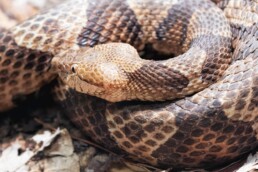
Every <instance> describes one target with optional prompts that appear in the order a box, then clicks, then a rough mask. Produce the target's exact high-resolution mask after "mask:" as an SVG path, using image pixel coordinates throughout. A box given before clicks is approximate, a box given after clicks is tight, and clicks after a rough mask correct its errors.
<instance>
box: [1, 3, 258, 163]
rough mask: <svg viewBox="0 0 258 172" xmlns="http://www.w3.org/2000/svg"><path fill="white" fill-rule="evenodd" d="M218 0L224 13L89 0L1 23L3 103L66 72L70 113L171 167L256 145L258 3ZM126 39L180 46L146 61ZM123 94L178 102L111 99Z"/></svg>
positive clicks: (107, 141)
mask: <svg viewBox="0 0 258 172" xmlns="http://www.w3.org/2000/svg"><path fill="white" fill-rule="evenodd" d="M214 2H215V3H217V5H218V6H219V7H220V8H221V9H223V11H224V14H223V12H222V11H221V10H220V9H219V8H217V7H216V5H215V3H213V2H211V1H208V0H195V1H192V0H164V1H162V0H152V1H151V0H142V1H137V0H112V1H107V0H98V1H93V2H90V1H87V0H85V1H84V0H77V1H70V2H67V3H64V4H62V5H60V6H58V7H56V8H54V9H51V10H49V11H47V12H45V13H42V14H39V15H37V16H35V17H33V18H31V19H30V20H27V21H25V22H24V23H22V24H20V25H18V26H16V27H14V28H13V29H11V30H9V31H5V30H1V33H0V97H1V98H0V110H1V111H4V110H7V109H10V108H11V107H13V106H15V103H14V102H15V99H16V98H17V97H19V95H25V94H29V93H31V92H33V91H35V90H37V89H39V88H40V87H41V86H42V85H44V84H46V83H48V82H50V81H51V80H53V79H54V78H56V77H57V75H58V76H59V86H57V87H55V92H56V95H57V97H58V100H59V101H60V104H61V105H62V106H63V107H64V109H65V110H66V113H67V115H68V116H69V117H70V119H71V120H72V121H73V122H74V123H75V124H77V125H78V126H79V127H80V128H81V129H82V130H83V131H85V133H86V135H88V136H90V137H91V138H92V139H93V140H94V141H95V142H97V143H99V144H101V145H103V146H105V147H107V148H108V149H111V150H113V151H115V152H120V153H122V154H127V155H129V156H130V157H132V158H133V159H135V160H138V161H141V162H146V163H149V164H152V165H154V166H159V167H162V168H165V167H171V166H176V167H178V168H180V167H207V166H212V165H216V164H221V163H224V162H228V161H229V160H232V159H235V158H237V157H239V156H240V155H242V154H245V153H248V152H250V151H251V150H253V149H254V148H255V147H256V146H257V144H258V141H257V139H258V134H257V133H258V125H257V119H258V118H257V113H258V49H257V47H258V40H257V39H258V24H257V21H258V1H257V0H216V1H215V0H214ZM224 15H225V16H226V17H225V16H224ZM226 18H227V19H226ZM227 21H229V24H230V26H229V24H228V22H227ZM230 28H231V29H230ZM231 33H232V37H233V38H232V37H231ZM231 41H232V47H233V49H234V52H233V55H231V53H230V52H231ZM110 42H122V43H110ZM103 43H108V44H103ZM124 43H129V44H131V45H133V46H134V47H135V48H136V49H137V50H138V51H142V50H143V49H144V47H148V46H152V48H153V49H155V50H158V51H160V52H162V53H165V54H171V53H173V54H175V55H178V56H177V57H175V58H171V59H167V60H157V61H154V60H147V59H145V60H144V59H140V58H139V57H138V53H137V52H136V51H135V49H134V48H132V47H131V46H129V45H127V44H124ZM99 44H103V45H99ZM91 47H93V48H91ZM180 54H181V55H180ZM53 57H54V58H53ZM60 79H61V80H60ZM214 82H215V83H214ZM64 83H65V84H64ZM80 92H83V93H80ZM84 92H86V93H87V94H90V95H93V96H90V95H86V94H84ZM195 92H198V93H195ZM193 93H195V94H194V95H192V94H193ZM94 96H97V97H100V98H104V99H106V100H109V101H105V100H103V99H100V98H97V97H94ZM177 98H182V99H180V100H177ZM121 100H148V101H149V100H151V101H152V100H153V101H154V100H158V101H161V100H162V101H164V100H167V101H164V102H142V101H130V102H127V101H122V102H119V103H111V102H116V101H121Z"/></svg>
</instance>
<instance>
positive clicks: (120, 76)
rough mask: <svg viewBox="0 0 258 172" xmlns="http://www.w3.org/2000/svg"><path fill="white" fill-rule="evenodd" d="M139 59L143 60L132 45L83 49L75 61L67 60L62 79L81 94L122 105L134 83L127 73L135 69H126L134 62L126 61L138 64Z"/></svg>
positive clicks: (64, 63)
mask: <svg viewBox="0 0 258 172" xmlns="http://www.w3.org/2000/svg"><path fill="white" fill-rule="evenodd" d="M135 58H139V56H138V53H137V51H136V50H135V49H134V48H133V47H132V46H130V45H129V44H125V43H108V44H101V45H97V46H95V47H93V48H88V49H81V50H80V51H79V52H78V53H77V54H76V56H74V57H73V58H72V60H71V58H66V57H63V58H62V59H63V60H60V61H62V66H65V67H61V68H60V67H59V69H61V72H59V75H60V76H61V78H62V79H63V81H64V82H65V83H66V84H67V85H68V86H70V87H71V88H74V89H76V90H77V91H79V92H82V93H86V94H89V95H92V96H97V97H100V98H103V99H106V100H108V101H111V102H116V101H121V100H124V99H126V94H124V93H123V91H124V90H126V87H127V85H128V83H129V82H130V79H129V78H128V76H127V70H129V69H130V68H133V66H128V65H126V64H132V62H130V63H127V62H126V61H132V60H133V61H136V60H135ZM65 59H70V60H65ZM137 61H138V60H137ZM134 63H135V62H134ZM62 70H63V71H62Z"/></svg>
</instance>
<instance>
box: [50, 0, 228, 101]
mask: <svg viewBox="0 0 258 172" xmlns="http://www.w3.org/2000/svg"><path fill="white" fill-rule="evenodd" d="M89 6H90V7H89V9H94V10H93V11H91V13H89V22H90V25H86V28H85V29H83V32H82V34H81V36H80V37H79V40H78V41H79V44H80V45H81V46H85V45H86V46H87V45H89V46H94V45H96V44H98V40H99V39H100V40H101V41H102V42H101V43H105V41H106V42H110V41H111V42H125V43H130V44H132V45H133V46H135V47H136V49H138V50H142V49H143V48H144V45H146V44H149V45H152V47H153V48H154V49H157V50H159V51H162V52H163V53H174V54H180V53H181V55H179V56H177V57H175V58H169V59H168V60H162V61H154V60H146V59H141V58H140V57H139V55H138V53H137V51H136V50H135V49H134V48H133V47H132V46H130V45H128V44H121V43H112V44H105V45H97V46H95V47H94V48H92V49H89V50H86V51H85V49H82V50H81V52H79V53H78V54H77V55H76V56H72V57H70V58H63V56H61V57H59V58H58V57H56V58H55V59H54V60H53V61H54V63H53V64H55V66H58V65H60V69H59V70H60V71H59V70H58V72H59V73H61V72H62V75H61V78H62V80H63V81H64V82H65V83H66V84H67V85H69V86H70V87H71V88H75V89H76V90H77V91H79V92H83V93H86V94H89V95H93V96H97V97H100V98H103V99H105V100H107V101H110V102H118V101H123V100H148V101H155V100H159V101H161V100H172V99H175V98H181V97H185V96H186V95H190V94H193V93H195V92H197V91H200V90H202V89H204V88H206V87H208V86H209V85H210V84H212V83H213V82H215V81H217V80H218V79H219V78H220V76H221V75H222V74H223V72H224V70H225V69H226V68H227V67H228V65H229V63H230V62H231V56H230V51H231V31H230V27H229V25H228V23H227V20H226V18H225V16H224V14H223V13H222V11H221V10H220V9H219V8H217V7H216V6H215V5H214V4H213V3H212V2H209V1H206V0H204V1H203V0H198V1H191V0H184V1H175V0H174V1H173V0H172V1H148V0H145V1H141V2H138V1H134V0H128V1H120V0H115V1H112V2H111V3H110V2H109V1H107V0H101V1H99V2H98V3H93V4H91V3H90V5H89ZM165 6H166V8H167V11H164V12H163V13H164V14H163V13H161V14H160V12H161V11H163V10H164V7H165ZM168 7H169V8H168ZM103 8H104V9H105V8H108V9H109V8H110V9H112V10H111V11H110V10H104V11H103ZM99 11H101V15H102V17H101V18H100V17H96V16H97V14H96V15H95V13H99ZM92 13H93V14H92ZM92 15H93V17H92ZM103 18H104V19H103ZM130 18H132V19H130ZM191 18H194V19H193V20H190V19H191ZM102 20H104V21H102ZM128 21H130V22H128ZM207 21H214V22H207ZM120 23H121V24H120ZM128 23H131V25H132V26H133V28H136V29H135V30H133V32H132V33H133V34H137V38H135V40H134V39H133V37H131V36H130V35H128V34H131V32H129V31H128V29H129V28H130V26H128ZM110 24H114V25H117V26H116V28H115V30H114V31H113V33H110V32H111V31H110V30H109V25H110ZM88 32H93V33H88ZM107 32H108V34H109V37H111V38H113V37H114V36H116V35H119V36H120V37H115V38H113V39H112V40H105V39H104V40H105V41H104V42H103V38H102V36H103V35H107ZM86 33H87V34H86ZM95 33H97V34H95ZM91 36H92V38H94V41H92V42H90V43H88V42H85V38H88V37H91ZM161 45H162V47H161ZM171 47H172V48H171ZM186 50H187V51H186ZM62 66H71V67H70V68H72V70H70V71H71V73H69V72H67V69H64V68H63V67H62ZM63 70H64V71H63Z"/></svg>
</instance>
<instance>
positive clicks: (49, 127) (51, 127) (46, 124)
mask: <svg viewBox="0 0 258 172" xmlns="http://www.w3.org/2000/svg"><path fill="white" fill-rule="evenodd" d="M34 120H35V121H36V122H37V123H39V124H41V125H43V127H44V128H46V129H49V130H51V131H56V128H54V127H53V126H52V125H51V124H48V123H45V122H44V121H42V120H40V119H38V118H34Z"/></svg>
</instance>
